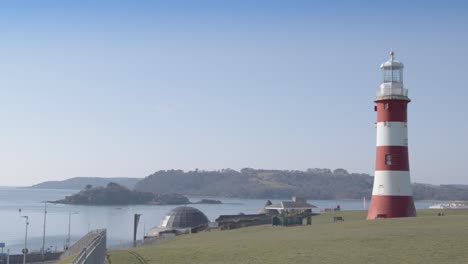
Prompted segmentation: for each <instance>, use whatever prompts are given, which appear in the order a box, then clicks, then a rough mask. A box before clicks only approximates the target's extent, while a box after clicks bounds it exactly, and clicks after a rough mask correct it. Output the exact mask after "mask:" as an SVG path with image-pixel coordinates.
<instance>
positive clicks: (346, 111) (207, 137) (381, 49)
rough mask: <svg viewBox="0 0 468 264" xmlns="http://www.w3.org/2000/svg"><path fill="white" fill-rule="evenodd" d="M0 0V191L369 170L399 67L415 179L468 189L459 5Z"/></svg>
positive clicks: (466, 13)
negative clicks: (86, 181) (389, 83)
mask: <svg viewBox="0 0 468 264" xmlns="http://www.w3.org/2000/svg"><path fill="white" fill-rule="evenodd" d="M407 2H410V1H271V0H268V1H164V2H163V1H62V0H61V1H9V2H7V1H2V2H1V3H0V33H1V35H0V120H1V122H2V124H1V126H0V148H1V151H0V162H1V164H0V175H1V183H0V185H29V184H33V183H37V182H40V181H44V180H59V179H65V178H70V177H75V176H101V177H144V176H147V175H148V174H150V173H152V172H154V171H157V170H161V169H172V168H178V169H184V170H191V169H195V168H199V169H208V170H211V169H221V168H233V169H240V168H243V167H253V168H265V169H307V168H314V167H321V168H324V167H326V168H331V169H335V168H346V169H348V170H349V171H351V172H365V173H371V174H372V173H373V170H374V162H375V128H374V122H375V119H376V117H375V112H374V111H373V99H374V97H375V93H376V90H377V88H378V86H379V84H380V72H379V65H380V63H382V62H383V61H385V60H387V59H388V53H389V51H390V50H391V49H393V50H395V52H396V58H397V59H399V60H401V61H403V63H405V66H406V67H405V85H406V88H408V89H409V90H410V92H409V93H410V97H411V99H412V100H413V101H412V103H411V104H410V107H409V111H410V113H409V137H410V138H409V143H410V162H411V165H410V166H411V173H412V180H413V181H414V182H425V183H434V184H441V183H464V184H468V177H467V172H468V162H466V161H467V156H466V150H467V149H468V140H467V135H468V123H467V122H465V120H467V114H468V108H467V106H466V105H467V103H466V100H467V99H468V86H467V84H466V83H467V82H466V76H467V61H468V55H467V49H468V48H467V47H468V4H465V3H464V2H463V1H446V2H443V1H411V3H407Z"/></svg>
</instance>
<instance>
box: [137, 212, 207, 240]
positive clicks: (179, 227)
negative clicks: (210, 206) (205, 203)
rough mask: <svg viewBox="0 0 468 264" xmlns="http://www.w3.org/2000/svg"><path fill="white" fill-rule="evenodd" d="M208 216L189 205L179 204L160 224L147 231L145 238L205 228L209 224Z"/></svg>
mask: <svg viewBox="0 0 468 264" xmlns="http://www.w3.org/2000/svg"><path fill="white" fill-rule="evenodd" d="M209 222H210V221H209V220H208V217H206V215H205V214H204V213H203V212H202V211H200V210H198V209H197V208H194V207H190V206H180V207H176V208H174V209H172V210H171V211H170V212H169V213H168V214H167V215H166V216H165V217H164V218H163V220H162V221H161V225H160V226H158V227H154V228H152V229H151V230H149V231H148V233H147V234H146V236H145V238H150V237H156V236H159V235H161V234H167V233H172V234H176V235H179V234H186V233H192V232H198V231H202V230H205V229H206V228H207V227H208V224H209Z"/></svg>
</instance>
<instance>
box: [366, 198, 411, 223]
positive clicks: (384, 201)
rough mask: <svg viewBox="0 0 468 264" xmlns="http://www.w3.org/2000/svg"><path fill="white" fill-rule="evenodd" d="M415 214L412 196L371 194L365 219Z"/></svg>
mask: <svg viewBox="0 0 468 264" xmlns="http://www.w3.org/2000/svg"><path fill="white" fill-rule="evenodd" d="M413 216H416V208H415V207H414V201H413V196H390V195H372V199H371V204H370V207H369V212H368V214H367V220H372V219H376V218H393V217H413Z"/></svg>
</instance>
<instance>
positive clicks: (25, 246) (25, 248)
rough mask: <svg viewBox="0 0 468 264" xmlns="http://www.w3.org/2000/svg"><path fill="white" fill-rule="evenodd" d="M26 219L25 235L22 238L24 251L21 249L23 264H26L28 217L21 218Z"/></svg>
mask: <svg viewBox="0 0 468 264" xmlns="http://www.w3.org/2000/svg"><path fill="white" fill-rule="evenodd" d="M21 217H23V218H24V219H26V234H25V236H24V249H23V264H26V255H27V254H28V225H29V217H28V216H27V215H23V216H21Z"/></svg>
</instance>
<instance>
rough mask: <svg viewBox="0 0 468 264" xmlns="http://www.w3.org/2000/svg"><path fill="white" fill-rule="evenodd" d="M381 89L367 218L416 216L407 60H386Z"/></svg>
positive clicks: (377, 108) (393, 58) (382, 67)
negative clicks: (409, 138) (405, 78)
mask: <svg viewBox="0 0 468 264" xmlns="http://www.w3.org/2000/svg"><path fill="white" fill-rule="evenodd" d="M380 68H381V69H382V77H383V78H382V84H381V85H380V89H379V90H378V91H377V98H376V99H375V103H376V106H375V111H377V123H376V127H377V148H376V149H377V150H376V162H375V174H374V187H373V189H372V198H371V204H370V207H369V211H368V215H367V219H368V220H371V219H376V218H391V217H411V216H416V209H415V207H414V201H413V195H412V191H411V181H410V173H409V159H408V132H407V122H408V120H407V105H408V103H409V102H410V101H411V100H410V99H409V98H408V90H407V89H405V88H404V87H403V63H401V62H399V61H397V60H395V55H394V53H393V52H391V53H390V60H388V61H386V62H384V63H383V64H382V65H381V66H380Z"/></svg>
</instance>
